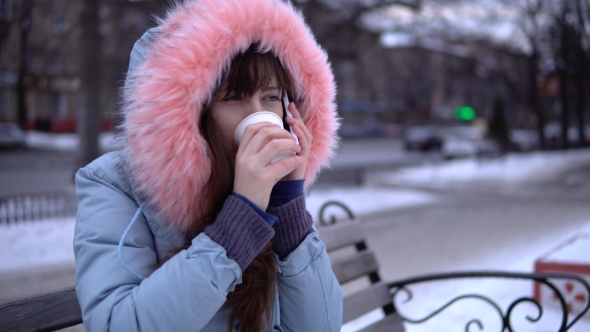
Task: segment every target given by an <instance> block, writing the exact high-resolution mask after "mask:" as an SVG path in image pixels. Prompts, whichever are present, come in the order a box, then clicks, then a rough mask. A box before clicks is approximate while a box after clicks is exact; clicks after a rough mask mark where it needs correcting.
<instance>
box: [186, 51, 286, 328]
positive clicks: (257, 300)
mask: <svg viewBox="0 0 590 332" xmlns="http://www.w3.org/2000/svg"><path fill="white" fill-rule="evenodd" d="M258 46H259V45H257V44H253V45H251V46H250V48H249V49H248V50H246V51H245V52H244V53H240V54H238V55H236V56H235V57H234V59H233V60H232V64H231V67H230V69H229V71H227V73H224V75H223V76H222V80H221V84H220V86H219V87H218V89H217V90H218V91H216V94H217V93H219V90H223V91H225V92H226V93H227V94H229V93H235V94H237V95H240V96H244V95H249V96H252V95H253V94H254V93H255V92H256V91H257V90H258V89H260V88H263V87H266V86H268V85H270V84H271V82H272V80H273V79H274V80H275V82H276V83H277V85H278V87H279V89H280V91H281V93H282V91H286V92H287V93H289V90H290V83H289V82H290V80H289V76H288V74H287V72H286V70H285V69H284V68H283V66H282V65H281V62H280V60H279V59H278V58H277V57H276V56H275V55H274V54H272V53H270V52H266V53H261V52H259V51H258V48H259V47H258ZM289 94H290V93H289ZM199 130H200V131H201V134H202V135H203V136H204V137H205V139H206V140H207V143H208V144H209V158H210V160H211V176H210V178H209V180H208V181H207V183H206V184H205V186H204V188H203V196H202V197H204V200H203V201H202V202H201V211H202V212H203V213H202V214H203V216H204V217H203V218H201V219H200V220H197V221H195V222H194V224H193V226H192V227H191V229H190V231H189V232H188V234H187V235H188V236H189V237H190V238H192V237H194V236H195V235H196V234H198V233H200V232H202V231H203V230H204V229H205V227H206V226H207V225H209V224H211V223H213V222H214V221H215V218H216V217H217V215H218V214H219V212H220V211H221V208H222V207H223V203H224V201H225V199H226V198H227V197H228V195H230V194H231V191H232V189H233V184H234V159H235V158H234V157H235V156H230V155H229V154H228V153H227V151H226V150H225V149H224V147H223V145H222V140H221V137H220V136H221V133H220V131H219V130H218V129H217V126H216V124H215V121H214V119H213V117H212V116H211V112H210V111H209V109H208V107H205V109H204V112H203V114H202V116H201V119H200V121H199ZM275 264H276V263H275V260H274V255H273V249H272V244H271V243H269V244H268V245H267V246H266V247H265V248H264V249H263V250H262V251H261V252H260V254H258V256H257V257H256V258H255V259H254V260H253V261H252V263H251V264H250V265H249V266H248V267H247V268H246V270H245V271H244V272H243V275H242V283H241V284H240V285H238V286H237V287H236V289H235V290H234V291H233V292H231V293H229V295H228V298H227V301H226V303H225V305H224V306H225V307H233V311H232V313H231V315H230V319H229V322H228V331H231V330H232V329H233V327H234V325H235V323H236V321H238V322H239V332H259V331H262V329H263V327H265V326H269V324H271V323H272V315H273V308H274V300H275V292H276V285H277V271H276V265H275Z"/></svg>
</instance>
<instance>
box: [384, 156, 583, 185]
mask: <svg viewBox="0 0 590 332" xmlns="http://www.w3.org/2000/svg"><path fill="white" fill-rule="evenodd" d="M589 162H590V149H583V150H571V151H554V152H531V153H523V154H508V155H507V156H505V157H504V158H498V159H489V160H482V161H478V160H477V159H461V160H451V161H448V162H444V163H437V164H431V165H423V166H418V167H408V168H403V169H400V170H397V171H394V172H387V173H379V174H378V175H377V177H378V179H377V180H376V181H379V182H380V183H390V184H405V185H416V186H424V187H447V186H453V185H465V184H472V183H474V182H476V183H485V184H494V185H502V186H513V185H520V184H524V183H527V182H530V181H535V182H538V181H543V180H548V179H550V178H551V177H552V176H555V175H557V174H560V173H562V172H564V171H567V170H569V169H572V168H575V167H577V166H579V165H582V164H584V163H585V164H588V163H589Z"/></svg>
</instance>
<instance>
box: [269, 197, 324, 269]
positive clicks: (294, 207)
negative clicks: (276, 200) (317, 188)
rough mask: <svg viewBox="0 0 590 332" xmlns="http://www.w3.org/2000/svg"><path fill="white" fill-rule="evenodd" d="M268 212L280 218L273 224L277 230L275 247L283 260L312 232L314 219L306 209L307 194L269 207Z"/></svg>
mask: <svg viewBox="0 0 590 332" xmlns="http://www.w3.org/2000/svg"><path fill="white" fill-rule="evenodd" d="M266 212H268V213H270V214H272V215H275V216H277V218H279V221H278V222H276V223H275V224H274V225H273V228H274V229H275V232H276V235H275V237H274V239H273V247H274V251H275V252H276V253H277V255H279V258H280V259H281V260H283V259H284V258H285V257H287V256H289V254H290V253H291V252H292V251H293V250H295V248H297V247H298V246H299V245H300V244H301V242H303V240H304V239H305V237H306V236H307V235H308V234H309V233H311V226H312V225H313V219H312V217H311V214H309V212H307V210H306V209H305V195H303V194H302V195H300V196H299V197H297V198H295V199H294V200H292V201H290V202H289V203H287V204H285V205H281V206H277V207H269V208H268V209H267V210H266Z"/></svg>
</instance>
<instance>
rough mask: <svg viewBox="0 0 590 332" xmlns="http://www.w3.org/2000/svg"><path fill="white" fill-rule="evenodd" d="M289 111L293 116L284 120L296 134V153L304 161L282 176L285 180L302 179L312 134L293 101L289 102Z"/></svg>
mask: <svg viewBox="0 0 590 332" xmlns="http://www.w3.org/2000/svg"><path fill="white" fill-rule="evenodd" d="M289 111H290V112H291V114H293V117H290V116H287V117H286V120H287V123H288V124H289V126H291V128H293V132H295V135H297V138H298V139H299V145H300V146H301V151H300V152H299V153H297V155H298V156H300V157H303V159H304V161H303V162H302V163H300V164H299V165H298V166H297V167H296V168H295V169H294V170H293V172H291V173H289V174H287V176H285V177H284V179H285V180H302V179H304V177H305V170H306V168H307V160H308V159H309V151H310V150H311V144H312V140H313V138H312V136H311V133H310V132H309V130H308V129H307V127H306V126H305V124H304V123H303V120H302V119H301V114H299V111H298V110H297V107H295V104H294V103H289Z"/></svg>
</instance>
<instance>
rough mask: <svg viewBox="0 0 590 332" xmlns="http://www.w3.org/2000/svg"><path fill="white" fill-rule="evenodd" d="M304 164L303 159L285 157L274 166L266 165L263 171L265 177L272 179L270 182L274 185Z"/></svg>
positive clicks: (299, 157) (300, 157)
mask: <svg viewBox="0 0 590 332" xmlns="http://www.w3.org/2000/svg"><path fill="white" fill-rule="evenodd" d="M304 162H305V158H304V157H302V156H291V157H286V158H283V159H281V160H279V161H277V162H276V163H274V164H270V165H268V166H267V167H266V168H265V171H266V174H267V176H269V177H272V180H274V182H275V183H276V182H278V181H279V180H280V179H282V178H283V177H285V175H287V174H289V173H291V172H292V171H293V170H294V169H295V168H297V166H299V165H301V164H303V163H304Z"/></svg>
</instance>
